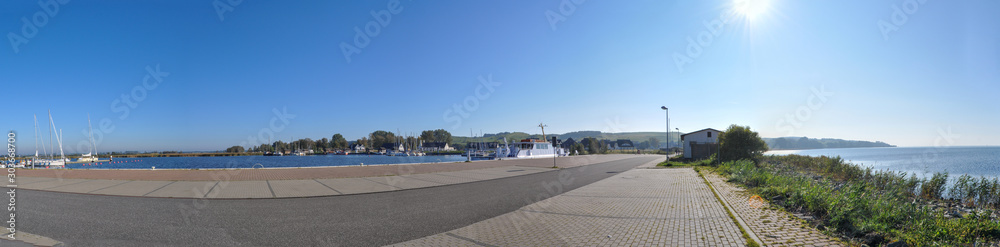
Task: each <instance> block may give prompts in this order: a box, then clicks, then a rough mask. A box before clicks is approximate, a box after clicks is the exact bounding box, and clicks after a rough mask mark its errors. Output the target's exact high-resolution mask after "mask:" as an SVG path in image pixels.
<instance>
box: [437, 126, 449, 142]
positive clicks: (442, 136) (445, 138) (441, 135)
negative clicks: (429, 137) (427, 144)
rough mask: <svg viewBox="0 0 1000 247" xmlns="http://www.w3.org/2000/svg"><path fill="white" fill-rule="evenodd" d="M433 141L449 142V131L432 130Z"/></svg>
mask: <svg viewBox="0 0 1000 247" xmlns="http://www.w3.org/2000/svg"><path fill="white" fill-rule="evenodd" d="M434 141H435V142H444V143H451V132H448V131H447V130H444V129H436V130H434Z"/></svg>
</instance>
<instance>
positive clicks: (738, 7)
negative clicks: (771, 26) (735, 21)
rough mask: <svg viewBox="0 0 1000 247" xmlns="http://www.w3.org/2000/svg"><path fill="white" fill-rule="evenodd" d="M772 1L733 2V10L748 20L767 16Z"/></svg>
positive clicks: (740, 0)
mask: <svg viewBox="0 0 1000 247" xmlns="http://www.w3.org/2000/svg"><path fill="white" fill-rule="evenodd" d="M770 2H771V1H770V0H733V10H734V11H735V12H736V13H737V14H739V15H742V16H743V17H744V18H746V19H748V20H753V19H756V18H757V17H759V16H761V15H763V14H765V13H766V12H767V9H768V7H769V6H768V5H769V4H770Z"/></svg>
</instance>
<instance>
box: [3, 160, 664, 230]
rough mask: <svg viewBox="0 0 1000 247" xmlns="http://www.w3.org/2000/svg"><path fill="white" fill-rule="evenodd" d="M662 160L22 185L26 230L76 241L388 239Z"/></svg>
mask: <svg viewBox="0 0 1000 247" xmlns="http://www.w3.org/2000/svg"><path fill="white" fill-rule="evenodd" d="M657 160H659V161H662V160H663V156H659V157H657V156H631V157H629V158H626V159H618V160H613V161H607V162H597V161H595V162H592V163H591V164H590V165H586V166H578V167H572V168H564V169H551V170H550V171H547V172H539V173H532V174H526V175H520V176H512V177H505V178H500V179H492V180H484V181H477V182H470V183H461V184H451V185H444V186H434V187H424V188H418V189H407V190H394V191H385V192H380V193H366V194H352V195H342V196H321V197H308V198H275V199H266V200H202V199H177V198H149V197H127V196H97V195H90V194H76V193H61V192H48V191H38V190H19V191H18V192H19V193H18V206H19V207H18V212H20V213H19V214H18V222H19V224H18V227H19V228H18V230H19V231H27V232H31V233H35V234H38V235H41V236H46V237H50V238H52V239H56V240H58V241H62V242H65V243H66V245H68V246H382V245H387V244H393V243H399V242H404V241H408V240H413V239H419V238H422V237H426V236H430V235H434V234H437V233H441V232H446V231H450V230H454V229H458V228H461V227H465V226H468V225H470V224H474V223H476V222H480V221H483V220H486V219H490V218H493V217H495V216H498V215H502V214H505V213H509V212H512V211H515V210H517V209H519V208H522V207H524V206H526V205H529V204H532V203H533V202H537V201H541V200H544V199H546V198H549V197H551V196H555V195H558V194H559V193H562V192H565V191H573V190H574V189H576V188H579V187H581V186H585V185H587V184H590V183H593V182H596V181H600V180H602V179H604V178H607V177H610V176H615V175H617V174H619V173H620V172H624V171H626V170H629V169H632V168H634V167H636V166H639V165H642V164H645V163H649V162H655V161H657ZM549 162H551V160H550V161H549ZM513 170H517V169H513ZM505 172H506V171H505ZM482 175H483V176H488V175H489V174H488V173H483V174H482ZM317 180H319V179H317ZM270 182H272V183H273V182H274V181H270ZM272 185H273V184H272ZM119 186H128V184H124V185H119ZM220 186H221V185H220ZM229 186H233V185H229ZM265 186H266V183H265ZM331 187H334V186H332V185H331ZM334 188H338V187H334ZM216 189H218V188H216ZM206 190H207V189H206ZM338 190H339V188H338ZM276 192H278V191H277V190H276Z"/></svg>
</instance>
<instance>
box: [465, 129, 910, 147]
mask: <svg viewBox="0 0 1000 247" xmlns="http://www.w3.org/2000/svg"><path fill="white" fill-rule="evenodd" d="M553 135H555V136H557V137H558V138H559V139H560V140H566V139H569V138H573V140H577V141H579V140H583V139H584V138H587V137H594V138H597V139H604V140H617V139H629V140H632V141H633V142H635V143H636V144H637V145H638V144H639V143H641V142H644V141H648V140H649V138H655V139H656V140H658V141H660V142H661V143H663V141H664V139H665V138H666V136H665V135H664V134H663V133H662V132H622V133H604V132H600V131H575V132H569V133H565V134H548V135H547V136H549V138H551V136H553ZM680 136H681V133H679V132H670V141H671V143H672V145H673V146H680V139H681V137H680ZM504 137H507V141H509V142H514V141H518V140H522V139H527V138H539V139H541V138H542V135H541V134H528V133H524V132H500V133H495V134H483V137H476V138H469V137H464V136H453V137H452V143H454V144H458V145H462V146H464V145H465V144H466V143H468V142H469V141H470V140H472V141H476V142H478V141H485V142H494V141H498V142H503V138H504ZM763 139H764V142H767V146H768V147H770V148H771V150H793V149H821V148H861V147H895V146H894V145H890V144H888V143H885V142H881V141H875V142H871V141H855V140H843V139H834V138H822V139H815V138H807V137H778V138H763Z"/></svg>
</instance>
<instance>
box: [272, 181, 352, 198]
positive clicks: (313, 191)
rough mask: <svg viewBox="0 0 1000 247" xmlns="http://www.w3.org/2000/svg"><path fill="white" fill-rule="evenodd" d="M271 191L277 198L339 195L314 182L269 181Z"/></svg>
mask: <svg viewBox="0 0 1000 247" xmlns="http://www.w3.org/2000/svg"><path fill="white" fill-rule="evenodd" d="M269 182H270V183H271V189H273V190H274V195H275V196H277V197H306V196H329V195H340V192H338V191H336V190H333V189H331V188H330V187H326V185H323V184H322V183H320V182H319V181H316V180H312V179H310V180H271V181H269Z"/></svg>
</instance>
